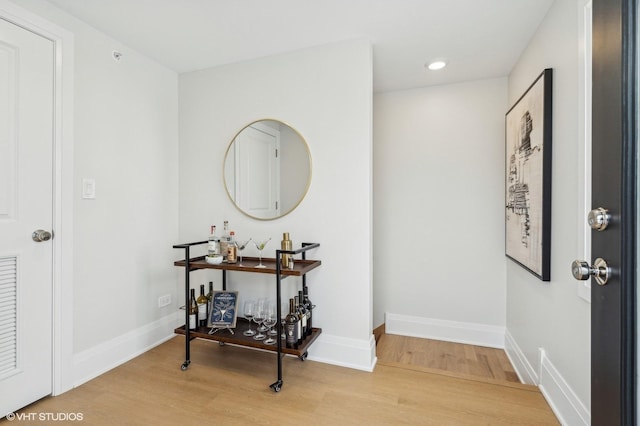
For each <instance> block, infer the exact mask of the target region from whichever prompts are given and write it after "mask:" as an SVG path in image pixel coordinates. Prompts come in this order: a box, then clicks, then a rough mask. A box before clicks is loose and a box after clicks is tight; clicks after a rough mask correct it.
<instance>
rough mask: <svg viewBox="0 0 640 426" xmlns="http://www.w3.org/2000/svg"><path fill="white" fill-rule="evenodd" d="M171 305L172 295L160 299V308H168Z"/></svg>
mask: <svg viewBox="0 0 640 426" xmlns="http://www.w3.org/2000/svg"><path fill="white" fill-rule="evenodd" d="M170 304H171V295H170V294H165V295H164V296H160V297H158V308H162V307H163V306H167V305H170Z"/></svg>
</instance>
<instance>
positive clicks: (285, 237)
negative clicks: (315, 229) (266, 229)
mask: <svg viewBox="0 0 640 426" xmlns="http://www.w3.org/2000/svg"><path fill="white" fill-rule="evenodd" d="M280 247H281V248H282V250H293V242H292V241H291V239H289V233H288V232H284V233H283V234H282V241H281V242H280ZM290 257H291V255H290V254H286V253H282V254H281V257H280V259H281V264H282V267H283V268H288V267H289V258H290Z"/></svg>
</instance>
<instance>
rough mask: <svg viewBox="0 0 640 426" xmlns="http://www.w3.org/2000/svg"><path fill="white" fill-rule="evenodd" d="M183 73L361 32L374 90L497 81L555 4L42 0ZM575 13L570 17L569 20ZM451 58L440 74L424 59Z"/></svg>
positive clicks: (545, 0) (508, 0)
mask: <svg viewBox="0 0 640 426" xmlns="http://www.w3.org/2000/svg"><path fill="white" fill-rule="evenodd" d="M48 1H49V2H51V3H53V4H55V5H56V6H58V7H60V8H61V9H63V10H65V11H67V12H69V13H70V14H72V15H75V16H76V17H78V18H79V19H81V20H83V21H85V22H87V23H88V24H90V25H91V26H93V27H95V28H97V29H99V30H101V31H102V32H104V33H106V34H108V35H110V36H111V37H113V38H115V39H116V40H118V41H120V42H122V43H124V44H125V45H127V46H129V47H131V48H133V49H135V50H137V51H139V52H141V53H143V54H145V55H147V56H149V57H151V58H153V59H154V60H155V61H157V62H159V63H161V64H163V65H165V66H167V67H169V68H171V69H173V70H175V71H177V72H186V71H193V70H197V69H203V68H208V67H214V66H219V65H223V64H228V63H233V62H239V61H245V60H249V59H253V58H257V57H263V56H268V55H274V54H279V53H284V52H289V51H293V50H298V49H303V48H307V47H312V46H317V45H322V44H327V43H332V42H337V41H343V40H348V39H353V38H361V37H364V38H367V39H369V40H370V41H371V43H372V45H373V80H374V90H375V91H376V92H380V91H389V90H399V89H408V88H414V87H421V86H428V85H433V84H444V83H453V82H459V81H467V80H476V79H483V78H493V77H503V76H506V75H508V74H509V72H510V71H511V68H512V67H513V65H514V64H515V62H516V60H517V59H518V57H519V56H520V53H521V52H522V50H523V49H524V48H525V47H526V45H527V43H528V41H529V40H530V38H531V37H532V35H533V34H534V32H535V30H536V29H537V27H538V25H539V23H540V22H541V21H542V19H543V17H544V15H545V14H546V12H547V10H548V9H549V7H550V5H551V3H553V0H48ZM576 19H577V18H576ZM434 58H444V59H446V60H447V61H448V63H449V65H448V66H447V68H445V69H444V70H441V71H437V72H433V71H427V70H426V69H425V68H424V64H425V62H427V61H429V60H431V59H434Z"/></svg>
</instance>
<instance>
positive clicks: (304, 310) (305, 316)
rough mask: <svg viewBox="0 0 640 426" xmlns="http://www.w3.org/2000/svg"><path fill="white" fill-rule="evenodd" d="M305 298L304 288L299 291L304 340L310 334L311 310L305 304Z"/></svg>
mask: <svg viewBox="0 0 640 426" xmlns="http://www.w3.org/2000/svg"><path fill="white" fill-rule="evenodd" d="M303 300H304V299H303V298H302V290H300V291H298V303H299V312H300V315H301V317H302V340H304V339H305V338H306V337H307V336H308V335H309V312H308V311H307V307H306V306H304V301H303Z"/></svg>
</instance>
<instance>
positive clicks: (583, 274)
mask: <svg viewBox="0 0 640 426" xmlns="http://www.w3.org/2000/svg"><path fill="white" fill-rule="evenodd" d="M571 273H572V274H573V278H575V279H576V280H580V281H586V280H588V279H589V277H590V276H593V277H594V278H595V279H596V282H597V283H598V284H599V285H605V284H606V283H607V281H609V275H610V274H611V268H609V266H608V265H607V262H606V261H605V260H604V259H602V258H600V257H599V258H597V259H596V261H595V262H593V266H590V265H589V263H587V262H585V261H584V260H574V261H573V263H572V264H571Z"/></svg>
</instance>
